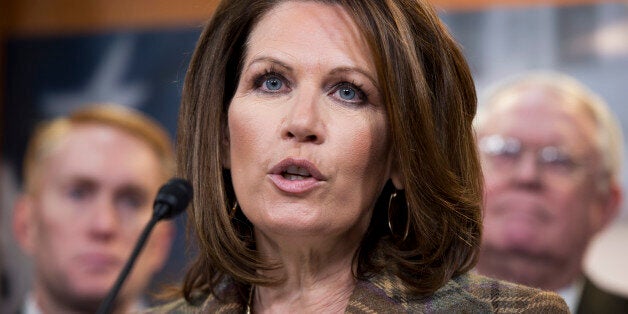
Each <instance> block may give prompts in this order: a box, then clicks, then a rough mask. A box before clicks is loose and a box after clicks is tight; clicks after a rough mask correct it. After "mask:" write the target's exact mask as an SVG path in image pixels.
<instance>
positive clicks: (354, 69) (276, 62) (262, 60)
mask: <svg viewBox="0 0 628 314" xmlns="http://www.w3.org/2000/svg"><path fill="white" fill-rule="evenodd" d="M265 62H267V63H271V64H274V65H277V66H279V67H282V68H284V69H286V70H287V71H289V72H292V71H293V69H292V67H290V66H289V65H287V64H285V63H283V62H281V61H279V60H277V59H275V58H272V57H258V58H255V59H253V60H251V62H250V63H249V64H248V65H247V67H246V70H248V69H250V68H251V66H252V65H254V64H256V63H265ZM349 72H357V73H360V74H361V75H363V76H365V77H366V78H367V79H368V80H369V81H371V83H372V84H373V86H375V88H377V90H379V84H377V81H376V80H375V79H374V78H373V77H372V76H371V75H370V73H369V72H367V71H366V70H363V69H361V68H359V67H350V66H343V67H337V68H334V69H333V70H332V71H331V72H330V74H332V75H337V74H339V73H349Z"/></svg>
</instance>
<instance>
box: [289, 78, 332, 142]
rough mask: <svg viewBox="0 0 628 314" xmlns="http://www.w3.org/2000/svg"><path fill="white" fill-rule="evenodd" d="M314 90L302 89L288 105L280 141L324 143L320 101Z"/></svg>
mask: <svg viewBox="0 0 628 314" xmlns="http://www.w3.org/2000/svg"><path fill="white" fill-rule="evenodd" d="M319 96H320V94H319V93H317V92H316V88H309V89H307V88H302V89H301V91H300V92H299V93H296V97H294V98H293V99H292V101H291V102H290V103H289V104H288V105H289V108H288V111H287V114H286V117H285V119H284V122H283V126H282V130H281V137H282V139H288V140H295V141H297V142H309V143H315V144H320V143H322V142H323V141H324V129H325V125H324V121H323V115H324V113H323V112H322V110H323V109H322V105H323V104H322V103H321V102H322V100H321V98H320V97H319Z"/></svg>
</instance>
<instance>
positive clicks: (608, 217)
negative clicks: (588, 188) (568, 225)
mask: <svg viewBox="0 0 628 314" xmlns="http://www.w3.org/2000/svg"><path fill="white" fill-rule="evenodd" d="M622 199H623V193H622V188H621V186H620V185H619V184H618V183H617V182H611V183H610V185H609V188H608V190H607V191H605V192H604V193H600V206H599V208H597V211H596V212H595V213H593V214H592V215H594V217H593V219H592V221H593V228H594V229H593V230H594V231H595V232H598V231H600V230H602V229H604V228H605V227H606V226H607V225H608V224H610V223H611V222H612V221H613V219H614V218H615V217H616V216H617V214H618V213H619V208H620V206H621V203H622Z"/></svg>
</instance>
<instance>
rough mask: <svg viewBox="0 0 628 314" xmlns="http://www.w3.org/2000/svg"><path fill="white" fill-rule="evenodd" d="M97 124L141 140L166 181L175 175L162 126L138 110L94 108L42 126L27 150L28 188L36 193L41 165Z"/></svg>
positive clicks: (111, 106)
mask: <svg viewBox="0 0 628 314" xmlns="http://www.w3.org/2000/svg"><path fill="white" fill-rule="evenodd" d="M86 124H95V125H103V126H109V127H113V128H115V129H118V130H121V131H123V132H126V133H128V134H130V135H132V136H135V137H137V138H138V139H140V140H141V141H143V142H145V143H146V144H148V146H149V147H150V148H151V149H152V150H153V152H154V153H155V155H156V156H157V157H158V160H159V162H160V169H161V171H162V175H163V177H164V180H166V179H167V178H169V177H171V176H172V175H173V174H174V172H175V158H174V148H173V145H172V140H171V138H170V135H169V134H168V132H167V131H166V130H165V129H164V127H162V126H161V125H160V124H159V123H158V122H156V121H154V120H153V119H151V118H149V117H148V116H146V115H144V114H142V113H140V112H139V111H137V110H134V109H131V108H128V107H124V106H121V105H116V104H90V105H87V106H85V107H82V108H81V109H78V110H76V111H74V112H72V113H71V114H70V115H68V116H64V117H60V118H55V119H53V120H50V121H45V122H42V123H41V124H39V125H38V126H37V127H36V129H35V131H34V133H33V135H32V136H31V139H30V140H29V142H28V146H27V148H26V154H25V156H24V167H23V175H24V187H25V191H26V192H27V193H32V192H34V190H35V189H36V187H37V180H38V178H39V177H40V175H41V164H42V163H43V160H44V159H45V158H47V157H48V156H50V155H51V154H52V153H53V152H54V150H55V149H56V148H57V147H59V145H60V144H61V142H62V141H63V139H65V138H66V137H67V136H68V134H70V133H71V132H72V131H74V130H75V129H76V127H77V126H80V125H86Z"/></svg>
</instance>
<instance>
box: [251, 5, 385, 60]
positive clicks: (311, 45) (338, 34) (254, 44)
mask: <svg viewBox="0 0 628 314" xmlns="http://www.w3.org/2000/svg"><path fill="white" fill-rule="evenodd" d="M247 52H248V53H247V57H248V58H247V59H249V60H250V59H251V58H254V57H256V56H258V55H260V54H272V55H276V56H277V57H281V58H286V59H288V60H294V61H298V62H300V63H304V64H306V63H307V64H317V65H318V66H320V65H321V64H327V63H333V62H337V63H346V65H347V66H352V65H355V64H356V63H359V64H365V65H367V66H368V68H369V69H370V70H371V69H374V66H373V65H374V62H373V60H372V56H371V53H370V50H369V49H368V45H367V43H366V40H365V38H364V36H363V35H362V33H361V32H360V29H359V27H358V26H357V24H356V23H355V22H354V21H353V18H352V17H351V16H350V15H349V14H348V13H347V11H346V10H345V8H344V7H342V6H340V5H337V4H324V3H319V2H315V1H286V2H282V3H280V4H278V5H277V6H275V7H274V8H273V9H271V10H270V11H269V12H267V13H266V14H264V15H263V17H262V18H261V20H260V21H259V22H258V23H257V25H256V26H255V27H254V28H253V30H252V32H251V34H250V36H249V41H248V51H247Z"/></svg>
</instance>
